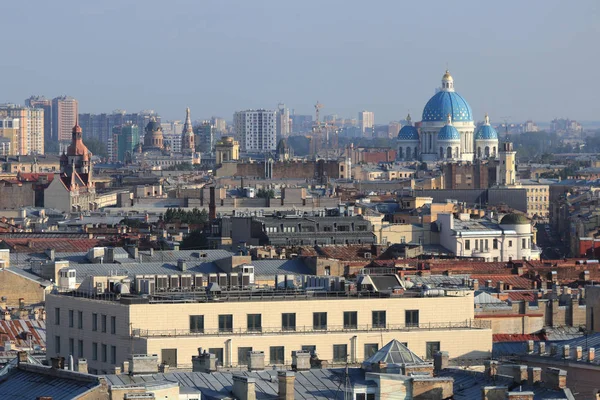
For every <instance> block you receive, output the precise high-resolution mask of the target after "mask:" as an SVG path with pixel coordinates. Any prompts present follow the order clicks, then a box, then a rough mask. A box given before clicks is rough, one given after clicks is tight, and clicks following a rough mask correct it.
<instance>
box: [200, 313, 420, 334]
mask: <svg viewBox="0 0 600 400" xmlns="http://www.w3.org/2000/svg"><path fill="white" fill-rule="evenodd" d="M218 319H219V332H223V333H226V332H233V315H231V314H221V315H219V318H218ZM343 320H344V329H358V312H357V311H344V318H343ZM404 323H405V325H406V326H410V327H418V326H419V310H406V311H405V314H404ZM371 325H372V327H373V328H385V327H386V326H387V317H386V312H385V311H372V313H371ZM312 327H313V329H314V330H327V312H314V313H313V321H312ZM262 328H263V326H262V315H261V314H247V315H246V329H247V331H248V332H261V331H262ZM281 330H283V331H295V330H296V313H282V314H281ZM190 331H192V332H197V333H203V332H204V315H190Z"/></svg>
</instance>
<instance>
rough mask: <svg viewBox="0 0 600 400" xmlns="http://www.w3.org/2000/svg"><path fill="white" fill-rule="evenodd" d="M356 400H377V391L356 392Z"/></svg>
mask: <svg viewBox="0 0 600 400" xmlns="http://www.w3.org/2000/svg"><path fill="white" fill-rule="evenodd" d="M356 400H375V393H356Z"/></svg>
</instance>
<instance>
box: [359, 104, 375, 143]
mask: <svg viewBox="0 0 600 400" xmlns="http://www.w3.org/2000/svg"><path fill="white" fill-rule="evenodd" d="M358 124H359V127H360V131H361V133H362V135H363V136H368V137H371V136H372V135H373V126H374V125H375V115H374V114H373V111H364V110H363V111H361V112H359V113H358Z"/></svg>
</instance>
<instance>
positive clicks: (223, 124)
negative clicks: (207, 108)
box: [210, 117, 227, 134]
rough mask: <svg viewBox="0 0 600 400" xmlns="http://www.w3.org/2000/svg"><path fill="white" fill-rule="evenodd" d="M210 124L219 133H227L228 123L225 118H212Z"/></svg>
mask: <svg viewBox="0 0 600 400" xmlns="http://www.w3.org/2000/svg"><path fill="white" fill-rule="evenodd" d="M210 123H211V125H213V126H214V127H215V130H216V131H217V132H218V133H220V134H223V133H226V132H227V121H225V118H219V117H212V118H211V119H210Z"/></svg>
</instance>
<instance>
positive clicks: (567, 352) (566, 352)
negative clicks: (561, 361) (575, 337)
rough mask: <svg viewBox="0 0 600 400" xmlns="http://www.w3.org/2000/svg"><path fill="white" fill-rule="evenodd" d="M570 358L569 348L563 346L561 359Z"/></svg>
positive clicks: (566, 345)
mask: <svg viewBox="0 0 600 400" xmlns="http://www.w3.org/2000/svg"><path fill="white" fill-rule="evenodd" d="M569 357H571V346H569V345H568V344H565V345H564V346H563V358H569Z"/></svg>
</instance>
